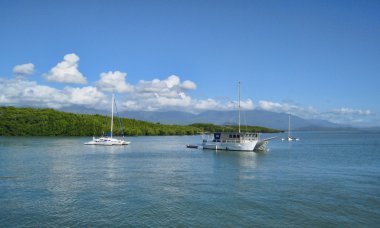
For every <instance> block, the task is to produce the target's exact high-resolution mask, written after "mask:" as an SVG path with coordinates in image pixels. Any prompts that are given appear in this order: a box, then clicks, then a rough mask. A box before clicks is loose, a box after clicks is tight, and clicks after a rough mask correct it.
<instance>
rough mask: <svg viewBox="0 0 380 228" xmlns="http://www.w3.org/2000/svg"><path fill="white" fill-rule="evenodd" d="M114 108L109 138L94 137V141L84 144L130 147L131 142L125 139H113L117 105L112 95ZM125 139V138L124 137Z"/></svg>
mask: <svg viewBox="0 0 380 228" xmlns="http://www.w3.org/2000/svg"><path fill="white" fill-rule="evenodd" d="M111 103H112V108H111V113H112V114H111V132H110V136H109V137H107V136H106V137H100V138H95V136H94V137H92V141H89V142H86V143H84V144H85V145H102V146H114V145H129V144H130V143H131V142H128V141H125V140H123V139H117V138H113V137H112V131H113V108H114V106H115V105H116V103H115V96H114V95H113V94H112V102H111ZM123 137H124V136H123Z"/></svg>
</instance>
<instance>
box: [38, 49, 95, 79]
mask: <svg viewBox="0 0 380 228" xmlns="http://www.w3.org/2000/svg"><path fill="white" fill-rule="evenodd" d="M78 63H79V57H78V56H77V55H76V54H74V53H72V54H67V55H65V56H64V58H63V61H62V62H60V63H58V64H57V65H56V66H55V67H53V68H52V69H51V70H50V71H49V72H48V73H46V74H45V78H46V79H47V80H48V81H51V82H59V83H73V84H86V83H87V81H86V78H85V77H84V76H83V75H82V73H81V72H79V70H78Z"/></svg>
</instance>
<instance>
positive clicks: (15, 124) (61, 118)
mask: <svg viewBox="0 0 380 228" xmlns="http://www.w3.org/2000/svg"><path fill="white" fill-rule="evenodd" d="M110 122H111V119H110V117H106V116H101V115H85V114H74V113H66V112H60V111H56V110H54V109H36V108H15V107H0V135H7V136H57V135H61V136H92V135H103V134H104V133H108V132H109V131H110ZM121 122H122V126H123V128H124V129H123V130H124V134H125V135H129V136H131V135H192V134H198V133H199V132H200V130H199V129H198V128H196V127H191V126H179V125H163V124H159V123H149V122H144V121H138V120H134V119H126V118H121ZM121 133H122V132H121V129H120V127H119V123H118V121H117V120H115V121H114V131H113V134H114V135H121Z"/></svg>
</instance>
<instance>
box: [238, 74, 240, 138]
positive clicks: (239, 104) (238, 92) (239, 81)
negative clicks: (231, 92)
mask: <svg viewBox="0 0 380 228" xmlns="http://www.w3.org/2000/svg"><path fill="white" fill-rule="evenodd" d="M238 93H239V133H240V81H239V83H238Z"/></svg>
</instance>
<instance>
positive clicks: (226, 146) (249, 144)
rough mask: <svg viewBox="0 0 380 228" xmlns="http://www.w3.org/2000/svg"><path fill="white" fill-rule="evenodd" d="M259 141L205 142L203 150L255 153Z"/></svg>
mask: <svg viewBox="0 0 380 228" xmlns="http://www.w3.org/2000/svg"><path fill="white" fill-rule="evenodd" d="M256 144H257V140H254V141H245V142H213V141H207V142H203V144H202V146H203V149H210V150H233V151H253V150H254V149H255V146H256Z"/></svg>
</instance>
